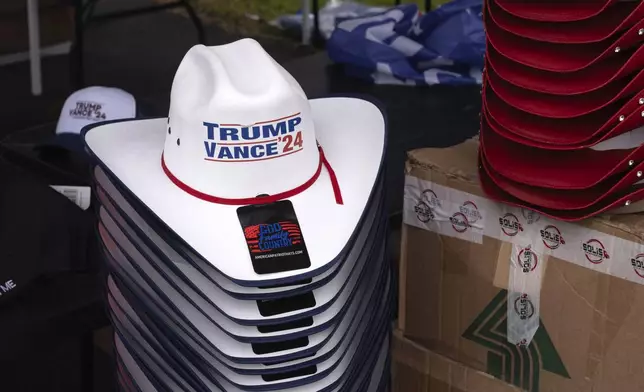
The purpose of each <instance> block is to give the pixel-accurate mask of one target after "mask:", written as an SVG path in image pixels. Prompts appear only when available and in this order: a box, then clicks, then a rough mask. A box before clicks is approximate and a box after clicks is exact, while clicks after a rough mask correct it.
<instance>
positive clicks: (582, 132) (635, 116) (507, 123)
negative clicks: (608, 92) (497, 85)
mask: <svg viewBox="0 0 644 392" xmlns="http://www.w3.org/2000/svg"><path fill="white" fill-rule="evenodd" d="M488 87H489V88H488ZM640 99H641V98H640V96H637V95H636V96H634V97H633V98H631V99H630V100H629V101H628V102H626V104H621V103H620V102H617V103H614V104H612V105H609V106H607V107H605V108H603V109H601V110H598V111H595V112H593V113H591V114H589V115H585V116H580V117H574V118H566V119H553V118H544V117H540V116H536V115H533V114H530V113H527V112H525V111H522V110H519V109H517V108H515V107H514V106H512V104H511V103H509V102H505V101H504V100H502V99H501V98H500V97H499V96H498V95H497V94H496V92H495V91H494V89H493V88H491V87H490V86H486V87H484V89H483V101H484V104H485V108H486V109H487V113H488V114H489V115H490V117H491V118H492V119H494V120H495V121H496V122H498V123H499V124H502V125H503V127H505V128H507V129H510V130H512V132H513V133H515V134H517V135H519V136H521V137H523V138H525V139H527V140H533V141H535V143H546V144H557V145H562V146H571V148H573V147H572V146H578V145H588V144H593V143H594V141H596V140H598V139H602V140H604V139H607V138H609V137H614V136H617V135H620V134H623V133H626V132H628V131H631V130H633V129H635V128H638V127H640V126H642V125H644V117H643V116H642V115H641V110H642V107H641V104H640Z"/></svg>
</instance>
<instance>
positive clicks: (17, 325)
mask: <svg viewBox="0 0 644 392" xmlns="http://www.w3.org/2000/svg"><path fill="white" fill-rule="evenodd" d="M103 280H104V279H102V278H101V277H100V276H99V275H98V274H65V275H60V276H52V277H49V278H46V279H42V280H41V281H38V282H34V284H32V285H31V287H30V288H28V289H26V290H25V291H24V293H22V294H20V296H19V297H16V298H12V300H11V301H9V302H7V303H6V304H2V305H0V374H2V377H0V379H1V380H2V381H1V383H2V389H3V390H6V391H25V392H30V391H52V392H53V391H66V392H76V391H78V392H89V391H92V390H93V371H94V369H93V358H94V343H93V335H94V331H95V330H96V329H98V328H101V327H103V326H106V325H108V323H109V321H108V319H107V316H106V312H105V305H104V303H103V287H104V282H103Z"/></svg>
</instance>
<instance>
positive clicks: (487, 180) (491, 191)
mask: <svg viewBox="0 0 644 392" xmlns="http://www.w3.org/2000/svg"><path fill="white" fill-rule="evenodd" d="M492 170H493V169H491V168H489V166H488V164H487V162H486V160H485V159H484V158H482V157H479V181H480V184H481V188H482V189H483V191H484V192H485V194H486V196H487V197H488V198H489V199H490V200H494V201H497V202H500V203H504V204H508V205H511V206H515V207H521V208H526V209H529V210H533V211H536V212H538V213H540V214H542V215H545V216H548V217H551V218H554V219H558V220H562V221H568V222H575V221H580V220H584V219H587V218H590V217H593V216H596V215H599V214H603V213H607V212H610V213H636V212H642V211H644V202H643V200H642V199H644V188H642V187H638V189H637V190H635V191H633V192H632V193H630V194H626V195H620V196H616V197H615V198H612V199H610V200H608V201H604V202H602V203H598V204H596V205H593V206H592V207H590V208H585V209H580V210H553V209H548V208H543V207H541V206H537V205H534V204H530V203H527V202H525V201H523V200H520V199H518V198H516V197H514V196H512V195H510V194H509V193H507V192H506V191H504V190H503V189H502V188H501V187H499V186H498V185H497V184H496V183H495V182H494V181H493V180H492V179H491V176H490V175H491V173H492Z"/></svg>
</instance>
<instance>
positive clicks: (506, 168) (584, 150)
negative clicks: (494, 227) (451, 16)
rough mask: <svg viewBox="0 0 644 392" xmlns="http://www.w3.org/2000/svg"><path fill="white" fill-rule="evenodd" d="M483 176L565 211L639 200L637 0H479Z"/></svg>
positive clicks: (517, 200) (517, 201)
mask: <svg viewBox="0 0 644 392" xmlns="http://www.w3.org/2000/svg"><path fill="white" fill-rule="evenodd" d="M485 23H486V31H487V40H488V45H487V53H486V70H485V83H484V89H483V97H484V105H483V112H482V116H481V119H482V120H481V134H480V140H481V149H480V155H481V157H480V158H481V159H480V161H481V181H482V185H483V188H484V189H485V191H486V193H487V194H488V195H489V196H490V197H491V198H493V199H496V200H499V201H502V202H506V203H509V204H513V205H517V206H522V207H527V208H530V209H533V210H536V211H539V212H541V213H543V214H545V215H549V216H552V217H555V218H558V219H562V220H569V221H574V220H579V219H583V218H586V217H590V216H593V215H596V214H599V213H604V212H611V213H628V212H637V211H642V210H644V208H643V207H644V206H643V203H642V200H643V199H644V187H643V186H642V185H641V183H640V182H641V180H643V179H644V175H643V173H644V145H643V143H644V46H643V45H642V44H643V43H644V2H642V1H641V0H637V1H618V0H593V1H589V0H558V1H529V0H524V1H519V0H487V1H486V9H485Z"/></svg>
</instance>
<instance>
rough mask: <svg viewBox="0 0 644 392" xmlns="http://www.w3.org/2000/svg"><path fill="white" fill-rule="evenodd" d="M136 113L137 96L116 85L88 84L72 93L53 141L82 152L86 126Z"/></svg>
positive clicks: (134, 115) (66, 101)
mask: <svg viewBox="0 0 644 392" xmlns="http://www.w3.org/2000/svg"><path fill="white" fill-rule="evenodd" d="M136 116H137V105H136V100H135V99H134V96H132V94H130V93H128V92H127V91H125V90H121V89H119V88H114V87H101V86H91V87H87V88H84V89H81V90H78V91H76V92H74V93H72V94H71V95H70V96H69V97H68V98H67V100H65V104H64V105H63V108H62V110H61V112H60V117H59V118H58V124H57V125H56V133H55V137H54V140H53V141H52V143H51V144H54V145H56V146H58V147H62V148H65V149H68V150H72V151H77V152H82V151H83V149H84V144H83V142H82V138H81V130H82V129H83V127H85V126H86V125H90V124H96V123H99V122H105V121H112V120H120V119H131V118H135V117H136Z"/></svg>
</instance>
